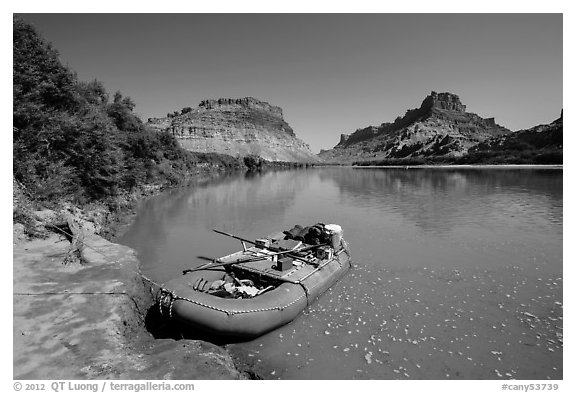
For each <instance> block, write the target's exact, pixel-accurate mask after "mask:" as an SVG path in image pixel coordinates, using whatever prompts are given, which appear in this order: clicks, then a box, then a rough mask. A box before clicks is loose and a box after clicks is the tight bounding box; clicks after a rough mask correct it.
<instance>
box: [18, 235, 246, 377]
mask: <svg viewBox="0 0 576 393" xmlns="http://www.w3.org/2000/svg"><path fill="white" fill-rule="evenodd" d="M84 242H85V243H86V244H87V245H89V247H87V248H85V250H84V258H85V261H86V263H85V264H83V265H79V264H68V265H64V264H63V263H62V262H63V259H64V257H65V256H66V254H67V252H68V249H69V245H70V243H69V242H68V241H67V240H66V239H64V237H63V236H59V235H56V234H51V235H50V236H49V237H48V238H46V239H34V240H26V239H24V238H23V236H22V234H21V228H20V227H19V226H18V225H15V233H14V244H13V266H14V267H13V306H14V313H13V342H14V345H13V348H14V349H13V365H14V371H13V373H14V375H13V378H14V379H245V378H246V377H245V375H244V374H242V373H240V372H238V371H237V370H236V368H235V367H234V364H233V362H232V359H231V357H230V356H229V354H228V353H227V352H226V351H225V350H223V349H222V348H220V347H218V346H216V345H214V344H210V343H207V342H204V341H198V340H180V341H175V340H171V339H154V338H153V337H152V336H151V335H150V334H149V333H148V332H147V331H146V329H145V326H144V321H145V315H146V312H147V311H148V309H149V307H150V306H151V305H152V301H153V300H152V295H151V290H150V286H149V285H147V284H146V281H144V280H143V279H142V278H141V276H139V262H138V259H137V258H136V255H135V253H134V251H133V250H131V249H129V248H128V247H125V246H121V245H118V244H114V243H111V242H109V241H107V240H105V239H103V238H102V237H100V236H97V235H95V234H93V233H87V234H86V237H85V240H84Z"/></svg>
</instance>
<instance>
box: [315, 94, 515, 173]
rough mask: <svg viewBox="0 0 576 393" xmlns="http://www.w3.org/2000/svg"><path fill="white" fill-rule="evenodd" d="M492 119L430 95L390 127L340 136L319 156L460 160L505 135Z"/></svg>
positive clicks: (457, 101)
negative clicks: (484, 144)
mask: <svg viewBox="0 0 576 393" xmlns="http://www.w3.org/2000/svg"><path fill="white" fill-rule="evenodd" d="M509 133H510V130H508V129H506V128H504V127H502V126H500V125H498V124H496V122H495V120H494V118H482V117H480V116H478V115H477V114H475V113H469V112H466V105H464V104H462V102H461V101H460V98H459V97H458V96H457V95H455V94H451V93H436V92H434V91H433V92H431V93H430V95H429V96H427V97H426V98H425V99H424V100H423V101H422V104H421V105H420V107H419V108H416V109H411V110H408V111H407V112H406V114H405V115H404V116H402V117H400V116H399V117H397V118H396V120H395V121H394V122H393V123H383V124H381V125H380V126H369V127H366V128H362V129H358V130H356V131H355V132H354V133H352V134H350V135H347V134H342V135H341V137H340V142H339V143H338V144H337V145H336V146H335V147H334V148H333V149H331V150H324V151H322V152H320V154H319V156H320V157H321V158H322V159H324V160H326V161H332V162H340V163H346V162H352V161H362V160H374V159H381V158H409V157H429V156H446V155H451V156H461V155H463V154H465V153H466V152H467V151H468V149H470V148H471V147H473V146H475V145H477V144H478V143H480V142H483V141H485V140H487V139H490V138H493V137H498V136H502V135H506V134H509Z"/></svg>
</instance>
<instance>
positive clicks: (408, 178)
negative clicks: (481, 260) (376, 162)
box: [320, 168, 562, 233]
mask: <svg viewBox="0 0 576 393" xmlns="http://www.w3.org/2000/svg"><path fill="white" fill-rule="evenodd" d="M320 177H321V178H322V179H323V180H332V181H334V183H335V184H337V185H338V187H339V188H340V191H341V193H342V197H343V198H345V199H347V201H346V202H347V203H350V204H353V205H356V206H365V207H370V208H378V207H384V208H387V209H392V210H395V211H398V212H400V213H401V215H402V216H403V217H404V218H406V219H408V220H410V221H412V222H414V223H415V224H416V225H417V226H418V227H420V228H421V229H423V230H426V231H430V232H437V233H442V232H447V231H450V230H451V229H452V228H453V226H454V224H455V223H458V222H462V220H465V219H466V217H470V220H477V219H478V217H483V216H486V215H489V214H490V212H491V210H494V206H495V205H498V210H499V211H502V210H503V209H504V211H505V210H506V209H507V210H510V212H511V213H510V214H513V212H514V211H518V212H521V211H525V212H528V211H535V212H537V213H539V214H541V215H542V216H546V217H548V219H550V220H551V221H552V222H554V223H556V224H560V226H561V224H562V171H561V170H525V169H524V170H514V169H510V170H506V169H498V170H495V169H485V170H483V169H447V170H444V169H443V170H438V169H408V170H406V169H391V168H386V169H381V168H362V169H344V170H342V169H340V170H337V171H336V170H335V171H324V172H322V173H321V175H320Z"/></svg>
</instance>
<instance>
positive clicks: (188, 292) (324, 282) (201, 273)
mask: <svg viewBox="0 0 576 393" xmlns="http://www.w3.org/2000/svg"><path fill="white" fill-rule="evenodd" d="M317 225H321V224H317ZM308 228H310V227H308ZM321 230H322V231H323V234H328V236H329V237H328V240H329V241H328V242H326V243H324V244H307V243H304V242H303V241H301V240H297V239H293V238H291V237H292V236H291V234H290V233H289V232H284V233H279V234H275V235H271V236H267V237H266V238H263V239H258V240H256V241H255V242H250V241H248V240H246V239H241V238H238V237H236V236H234V235H229V236H232V237H235V238H237V239H240V240H241V241H242V245H243V250H242V251H238V252H236V253H233V254H230V255H227V256H225V257H222V258H219V259H217V260H215V261H214V262H212V263H209V264H207V265H203V266H201V267H199V268H195V269H190V270H187V271H184V274H183V275H182V276H180V277H178V278H176V279H173V280H171V281H169V282H167V283H165V284H163V285H162V288H161V290H160V291H159V293H158V304H159V307H160V311H161V313H162V314H163V315H166V316H169V317H171V318H175V319H177V320H179V321H181V322H183V323H184V324H187V325H189V326H191V327H193V328H198V329H201V330H203V331H206V332H209V333H211V334H216V335H224V336H237V337H256V336H260V335H262V334H264V333H267V332H269V331H271V330H273V329H275V328H278V327H280V326H282V325H284V324H286V323H288V322H290V321H292V320H293V319H294V318H296V316H297V315H298V314H299V313H300V312H302V310H304V309H305V308H306V307H307V306H308V305H310V304H311V303H312V302H313V301H314V300H315V299H316V298H318V296H320V295H321V294H322V293H324V292H325V291H326V290H327V289H328V288H329V287H330V286H332V285H333V284H334V283H335V282H336V281H337V280H338V279H339V278H341V277H342V276H343V275H344V274H345V273H346V272H347V271H348V269H349V268H350V267H351V266H352V263H351V258H350V255H349V252H348V247H347V245H346V242H345V241H344V239H343V238H342V231H341V229H340V227H339V226H337V225H331V226H330V225H326V226H323V227H322V228H321ZM217 232H218V231H217ZM220 233H222V232H220ZM226 235H228V234H226ZM302 240H305V239H302ZM246 242H250V243H252V244H253V246H251V247H247V245H246Z"/></svg>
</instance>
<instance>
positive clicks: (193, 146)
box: [148, 97, 318, 162]
mask: <svg viewBox="0 0 576 393" xmlns="http://www.w3.org/2000/svg"><path fill="white" fill-rule="evenodd" d="M148 126H150V127H152V128H153V129H156V130H158V131H168V132H170V133H172V134H173V135H174V136H175V137H176V138H177V139H178V141H179V142H180V145H181V146H182V147H183V148H185V149H187V150H190V151H195V152H202V153H210V152H215V153H222V154H228V155H231V156H247V155H257V156H260V157H262V158H264V159H266V160H269V161H292V162H316V161H318V157H317V156H316V155H314V154H313V153H312V151H311V150H310V147H309V146H308V145H307V144H306V143H304V142H303V141H301V140H300V139H298V138H297V137H296V135H295V134H294V130H292V128H291V127H290V125H289V124H288V123H287V122H286V121H285V120H284V117H283V115H282V109H281V108H279V107H277V106H273V105H270V104H268V103H267V102H263V101H260V100H257V99H255V98H252V97H246V98H238V99H233V98H220V99H217V100H215V99H211V100H204V101H202V102H201V103H200V105H198V107H197V108H185V109H183V110H182V113H175V114H174V115H170V116H168V117H164V118H151V119H148Z"/></svg>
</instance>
